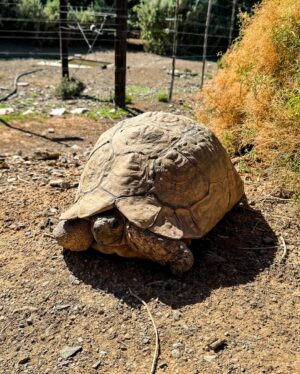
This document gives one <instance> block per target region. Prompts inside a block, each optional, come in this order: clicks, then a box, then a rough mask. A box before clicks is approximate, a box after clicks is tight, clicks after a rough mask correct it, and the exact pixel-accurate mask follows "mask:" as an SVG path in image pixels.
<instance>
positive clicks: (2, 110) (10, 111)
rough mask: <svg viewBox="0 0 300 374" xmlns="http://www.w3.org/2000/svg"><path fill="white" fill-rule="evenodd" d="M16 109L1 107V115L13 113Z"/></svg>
mask: <svg viewBox="0 0 300 374" xmlns="http://www.w3.org/2000/svg"><path fill="white" fill-rule="evenodd" d="M14 111H15V110H14V108H0V116H5V115H7V114H11V113H13V112H14Z"/></svg>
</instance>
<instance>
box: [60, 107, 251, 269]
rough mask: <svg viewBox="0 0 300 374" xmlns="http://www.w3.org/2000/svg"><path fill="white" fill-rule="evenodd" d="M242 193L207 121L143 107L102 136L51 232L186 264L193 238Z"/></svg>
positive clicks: (174, 265) (68, 244) (76, 243)
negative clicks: (151, 110) (147, 109)
mask: <svg viewBox="0 0 300 374" xmlns="http://www.w3.org/2000/svg"><path fill="white" fill-rule="evenodd" d="M243 193H244V188H243V182H242V180H241V178H240V176H239V175H238V173H237V171H236V170H235V168H234V166H233V164H232V163H231V160H230V158H229V156H228V155H227V153H226V151H225V149H224V148H223V146H222V145H221V143H220V141H219V140H218V139H217V137H216V136H215V135H214V134H213V133H212V132H211V131H210V130H209V129H208V128H206V127H205V126H204V125H202V124H198V123H196V122H194V121H193V120H191V119H188V118H186V117H183V116H179V115H175V114H171V113H164V112H148V113H144V114H141V115H138V116H136V117H134V118H130V119H126V120H124V121H122V122H120V123H118V124H117V125H115V126H113V127H112V128H110V129H109V130H107V131H106V132H104V133H103V134H102V135H101V136H100V138H99V139H98V141H97V143H96V145H95V147H94V148H93V150H92V151H91V153H90V155H89V158H88V161H87V163H86V165H85V168H84V170H83V173H82V176H81V179H80V183H79V188H78V192H77V195H76V198H75V203H74V204H73V205H72V206H71V207H70V208H69V209H68V210H67V211H65V212H64V213H63V214H62V215H61V217H60V219H61V221H60V222H59V223H58V225H57V226H56V228H55V229H54V231H53V235H54V237H55V238H56V240H57V241H58V243H59V244H60V245H61V246H63V247H65V248H67V249H70V250H74V251H81V250H86V249H88V248H89V247H90V246H91V247H92V248H94V249H97V250H99V251H101V252H103V253H109V254H111V253H116V254H118V255H119V256H123V257H137V258H144V259H151V260H154V261H157V262H159V263H162V264H166V263H169V265H170V269H171V271H172V272H173V273H180V272H185V271H188V270H189V269H190V268H191V267H192V266H193V262H194V258H193V254H192V252H191V250H190V249H189V247H188V246H189V244H190V242H191V240H192V239H195V238H201V237H203V236H204V235H205V234H206V233H208V231H210V230H211V229H212V228H213V227H214V226H215V225H216V223H217V222H218V221H219V220H221V218H222V217H223V216H224V215H225V214H226V213H227V212H228V211H229V210H230V209H231V208H232V207H233V206H234V205H235V204H236V203H237V202H238V201H239V200H240V198H241V197H242V195H243Z"/></svg>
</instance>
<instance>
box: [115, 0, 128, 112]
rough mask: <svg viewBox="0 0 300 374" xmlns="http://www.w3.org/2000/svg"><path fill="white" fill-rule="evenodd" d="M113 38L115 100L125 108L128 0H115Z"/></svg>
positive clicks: (119, 105)
mask: <svg viewBox="0 0 300 374" xmlns="http://www.w3.org/2000/svg"><path fill="white" fill-rule="evenodd" d="M116 7H117V11H116V13H117V17H116V39H115V102H116V105H117V106H118V107H120V108H125V106H126V103H125V96H126V50H127V40H126V39H127V9H128V0H117V1H116Z"/></svg>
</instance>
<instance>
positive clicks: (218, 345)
mask: <svg viewBox="0 0 300 374" xmlns="http://www.w3.org/2000/svg"><path fill="white" fill-rule="evenodd" d="M226 346H227V340H226V339H217V340H215V341H213V342H211V343H209V344H208V348H210V349H212V350H213V351H214V352H219V351H220V350H221V349H223V348H225V347H226Z"/></svg>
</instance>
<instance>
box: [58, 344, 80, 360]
mask: <svg viewBox="0 0 300 374" xmlns="http://www.w3.org/2000/svg"><path fill="white" fill-rule="evenodd" d="M80 351H82V347H81V345H78V346H75V347H69V346H66V347H64V348H63V349H62V350H61V351H60V352H59V355H60V357H62V358H63V359H67V358H69V357H72V356H75V355H76V353H78V352H80Z"/></svg>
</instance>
